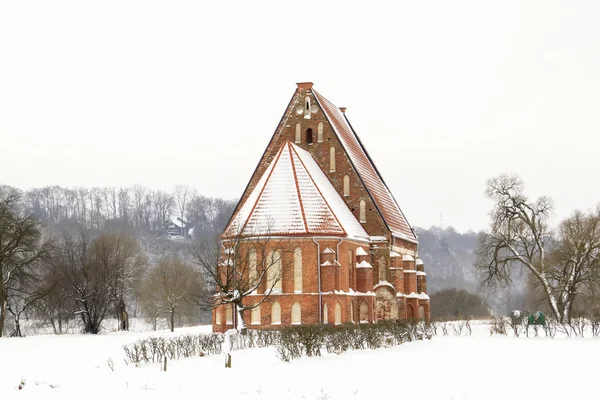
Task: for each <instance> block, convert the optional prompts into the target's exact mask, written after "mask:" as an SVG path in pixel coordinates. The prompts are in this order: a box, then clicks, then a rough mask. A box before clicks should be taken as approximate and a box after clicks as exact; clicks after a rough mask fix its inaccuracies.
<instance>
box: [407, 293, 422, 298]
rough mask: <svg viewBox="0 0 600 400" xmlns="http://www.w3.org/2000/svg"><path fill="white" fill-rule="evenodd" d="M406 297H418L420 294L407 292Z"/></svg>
mask: <svg viewBox="0 0 600 400" xmlns="http://www.w3.org/2000/svg"><path fill="white" fill-rule="evenodd" d="M404 297H406V298H407V299H418V298H419V295H418V294H416V293H415V292H411V293H410V294H405V295H404Z"/></svg>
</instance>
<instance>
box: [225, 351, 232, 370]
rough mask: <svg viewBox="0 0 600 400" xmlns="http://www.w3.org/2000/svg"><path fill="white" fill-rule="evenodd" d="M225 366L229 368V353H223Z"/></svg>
mask: <svg viewBox="0 0 600 400" xmlns="http://www.w3.org/2000/svg"><path fill="white" fill-rule="evenodd" d="M225 368H231V354H229V353H227V354H226V355H225Z"/></svg>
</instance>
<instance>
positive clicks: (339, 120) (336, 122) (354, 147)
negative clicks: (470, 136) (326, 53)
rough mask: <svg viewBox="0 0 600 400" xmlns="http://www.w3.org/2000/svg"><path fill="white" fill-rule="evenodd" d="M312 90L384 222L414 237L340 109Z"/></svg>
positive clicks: (397, 233) (391, 228)
mask: <svg viewBox="0 0 600 400" xmlns="http://www.w3.org/2000/svg"><path fill="white" fill-rule="evenodd" d="M312 92H313V93H314V95H315V99H316V100H317V102H318V103H319V105H320V106H321V108H322V110H323V112H324V113H325V115H326V117H327V119H328V120H329V122H330V123H331V126H332V127H333V129H334V132H335V134H336V135H337V137H338V139H339V140H340V142H341V143H342V146H344V149H345V150H346V153H347V154H348V157H349V158H350V160H351V162H352V164H353V165H354V168H355V169H356V172H357V173H358V175H359V176H360V177H361V180H362V181H363V182H364V183H365V186H366V188H367V191H368V193H369V195H370V196H371V198H373V200H374V201H375V204H376V205H377V208H378V209H379V210H380V212H381V214H382V215H381V216H382V217H383V220H384V221H385V223H386V225H387V226H388V227H389V228H390V230H391V231H392V233H393V234H394V235H395V236H398V237H402V238H406V239H409V240H412V241H416V239H417V238H416V237H415V234H414V233H413V231H412V228H411V227H410V225H409V224H408V222H407V220H406V218H405V217H404V214H403V213H402V211H401V210H400V207H398V203H396V200H395V199H394V196H392V193H391V192H390V190H389V189H388V187H387V186H386V184H385V183H384V181H383V178H382V177H381V175H380V174H379V171H377V168H376V167H375V164H374V163H373V161H372V160H371V157H369V154H368V153H367V151H366V149H365V148H364V146H363V144H362V143H361V141H360V139H359V138H358V136H357V135H356V132H354V130H353V129H352V127H351V126H350V123H349V122H348V120H347V119H346V116H345V115H344V113H342V112H341V111H340V109H339V108H338V107H336V106H335V105H333V103H331V102H330V101H329V100H327V99H326V98H325V97H323V96H322V95H321V94H319V93H318V92H317V91H315V90H314V89H313V90H312Z"/></svg>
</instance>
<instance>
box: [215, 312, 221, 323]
mask: <svg viewBox="0 0 600 400" xmlns="http://www.w3.org/2000/svg"><path fill="white" fill-rule="evenodd" d="M215 324H216V325H221V310H219V309H217V310H216V311H215Z"/></svg>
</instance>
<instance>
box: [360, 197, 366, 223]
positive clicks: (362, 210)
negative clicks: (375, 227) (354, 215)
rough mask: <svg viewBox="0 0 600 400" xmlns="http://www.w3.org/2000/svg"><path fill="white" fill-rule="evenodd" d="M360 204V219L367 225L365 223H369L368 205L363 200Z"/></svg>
mask: <svg viewBox="0 0 600 400" xmlns="http://www.w3.org/2000/svg"><path fill="white" fill-rule="evenodd" d="M359 204H360V215H359V219H360V222H362V223H365V222H367V203H366V202H365V201H364V200H361V201H360V203H359Z"/></svg>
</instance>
